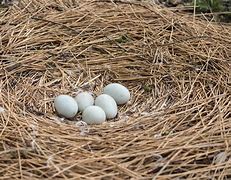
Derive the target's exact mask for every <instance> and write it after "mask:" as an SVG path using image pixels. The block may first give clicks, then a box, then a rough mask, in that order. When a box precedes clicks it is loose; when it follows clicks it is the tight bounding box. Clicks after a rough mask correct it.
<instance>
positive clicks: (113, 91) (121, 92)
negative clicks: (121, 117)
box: [103, 83, 131, 105]
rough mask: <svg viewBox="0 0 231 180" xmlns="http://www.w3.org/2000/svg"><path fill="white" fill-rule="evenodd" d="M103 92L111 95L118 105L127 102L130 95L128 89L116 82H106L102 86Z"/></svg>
mask: <svg viewBox="0 0 231 180" xmlns="http://www.w3.org/2000/svg"><path fill="white" fill-rule="evenodd" d="M103 94H108V95H109V96H111V97H113V99H114V100H115V101H116V103H117V104H118V105H121V104H125V103H127V102H128V101H129V99H130V97H131V95H130V92H129V90H128V89H127V88H126V87H125V86H123V85H121V84H118V83H111V84H108V85H107V86H106V87H104V89H103Z"/></svg>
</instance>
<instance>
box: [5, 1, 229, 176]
mask: <svg viewBox="0 0 231 180" xmlns="http://www.w3.org/2000/svg"><path fill="white" fill-rule="evenodd" d="M147 2H152V1H136V0H134V1H126V0H123V1H122V0H121V1H120V0H113V1H111V0H102V1H101V0H81V1H71V0H39V1H35V0H33V1H31V0H21V1H20V3H19V5H18V7H15V6H12V7H10V8H9V9H4V10H0V77H1V81H0V105H1V107H4V108H5V109H6V111H7V113H2V114H0V129H1V130H0V139H1V141H0V176H1V178H2V179H195V180H196V179H211V178H213V179H230V169H231V163H230V159H229V158H230V148H229V147H230V129H231V119H230V118H231V117H230V112H231V109H230V108H231V107H230V102H231V95H230V94H231V91H230V89H231V84H230V79H231V78H230V63H231V62H230V59H231V58H230V57H231V27H230V25H228V24H221V23H219V24H217V23H214V22H213V21H207V20H206V19H199V18H198V17H193V15H192V14H184V13H181V12H180V10H179V9H172V10H169V9H166V8H163V7H159V6H157V5H153V4H151V3H147ZM201 17H204V15H203V16H201ZM213 19H214V18H213ZM69 72H71V73H69ZM111 82H120V83H121V84H123V85H124V86H125V87H128V88H129V90H130V91H131V94H132V99H131V100H130V103H129V105H123V106H118V107H119V109H118V111H119V113H120V116H119V119H120V120H119V121H117V122H116V123H113V126H110V123H103V124H102V125H97V126H87V128H88V129H87V130H82V129H81V128H79V127H77V126H76V125H75V123H76V122H74V123H73V124H65V120H64V122H59V123H57V121H55V120H52V117H54V112H53V111H54V106H53V103H54V97H56V96H58V95H60V94H69V95H72V94H74V93H73V92H75V91H76V90H77V89H78V88H79V87H81V88H82V89H83V90H86V91H92V92H95V93H97V94H100V93H101V92H102V89H103V87H105V85H107V84H109V83H111ZM126 117H129V118H126ZM76 118H77V119H78V118H79V117H78V116H77V117H76ZM125 120H126V122H125ZM35 121H36V123H37V124H36V127H37V128H36V135H34V136H32V134H33V130H32V129H31V128H30V124H32V123H33V122H35ZM111 121H113V120H111ZM88 130H89V131H88ZM81 132H83V133H82V135H81ZM157 135H158V137H156V136H157ZM218 152H226V153H227V159H226V160H225V162H224V161H223V160H222V161H221V162H223V163H217V164H214V162H213V158H214V157H215V156H216V155H217V153H218ZM160 157H161V158H160ZM221 157H224V156H221Z"/></svg>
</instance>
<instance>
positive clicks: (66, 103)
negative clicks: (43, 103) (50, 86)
mask: <svg viewBox="0 0 231 180" xmlns="http://www.w3.org/2000/svg"><path fill="white" fill-rule="evenodd" d="M54 105H55V109H56V111H57V113H58V114H59V115H60V116H63V117H66V118H73V117H74V116H75V115H76V114H77V112H78V104H77V102H76V101H75V99H74V98H72V97H71V96H68V95H59V96H57V97H56V98H55V100H54Z"/></svg>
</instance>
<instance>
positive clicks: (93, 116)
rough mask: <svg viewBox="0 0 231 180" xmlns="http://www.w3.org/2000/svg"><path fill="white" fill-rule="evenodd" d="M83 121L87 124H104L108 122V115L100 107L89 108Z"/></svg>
mask: <svg viewBox="0 0 231 180" xmlns="http://www.w3.org/2000/svg"><path fill="white" fill-rule="evenodd" d="M82 119H83V121H84V122H86V123H87V124H102V123H103V122H105V121H106V114H105V112H104V111H103V109H102V108H101V107H99V106H88V107H87V108H86V109H85V110H84V111H83V116H82Z"/></svg>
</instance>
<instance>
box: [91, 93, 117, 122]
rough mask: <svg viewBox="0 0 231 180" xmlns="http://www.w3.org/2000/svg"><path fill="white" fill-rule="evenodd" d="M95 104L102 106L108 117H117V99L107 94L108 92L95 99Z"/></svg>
mask: <svg viewBox="0 0 231 180" xmlns="http://www.w3.org/2000/svg"><path fill="white" fill-rule="evenodd" d="M95 105H96V106H99V107H101V108H102V109H103V110H104V112H105V114H106V118H107V119H112V118H114V117H116V115H117V112H118V108H117V104H116V102H115V100H114V99H113V98H112V97H111V96H109V95H107V94H101V95H99V96H98V97H97V98H96V99H95Z"/></svg>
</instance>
